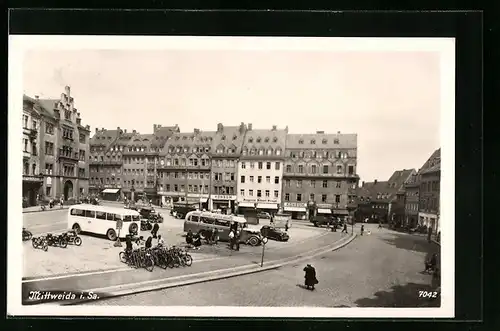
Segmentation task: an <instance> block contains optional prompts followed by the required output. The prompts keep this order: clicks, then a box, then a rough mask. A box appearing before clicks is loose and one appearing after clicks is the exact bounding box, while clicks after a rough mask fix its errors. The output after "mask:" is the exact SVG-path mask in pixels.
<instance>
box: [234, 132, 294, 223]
mask: <svg viewBox="0 0 500 331" xmlns="http://www.w3.org/2000/svg"><path fill="white" fill-rule="evenodd" d="M287 132H288V129H278V128H277V127H276V126H273V127H272V129H270V130H253V128H252V124H248V127H247V131H246V135H245V138H244V142H243V146H242V151H241V156H240V160H239V162H238V173H237V176H238V177H237V206H238V208H237V212H238V213H239V214H243V215H245V212H252V213H253V212H254V211H255V209H257V210H261V211H267V212H271V213H276V212H277V211H278V210H279V209H280V207H281V199H282V194H281V191H282V179H283V161H284V153H285V148H286V135H287Z"/></svg>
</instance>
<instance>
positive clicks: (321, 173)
mask: <svg viewBox="0 0 500 331" xmlns="http://www.w3.org/2000/svg"><path fill="white" fill-rule="evenodd" d="M285 156H286V160H285V167H284V172H283V177H284V180H283V209H284V211H285V212H291V213H292V217H293V218H299V219H305V218H309V217H313V216H315V215H316V214H318V213H320V214H332V213H333V214H334V215H336V216H340V217H344V216H347V215H349V212H350V211H351V210H350V208H349V206H350V204H352V203H353V201H354V200H355V195H356V187H357V185H358V181H359V177H358V175H357V174H356V167H357V135H356V134H341V133H340V132H339V133H337V134H325V133H324V132H323V131H318V132H316V134H288V135H287V141H286V153H285Z"/></svg>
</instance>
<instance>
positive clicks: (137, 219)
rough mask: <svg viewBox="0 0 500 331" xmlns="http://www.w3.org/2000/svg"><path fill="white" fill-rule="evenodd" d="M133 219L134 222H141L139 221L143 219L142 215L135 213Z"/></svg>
mask: <svg viewBox="0 0 500 331" xmlns="http://www.w3.org/2000/svg"><path fill="white" fill-rule="evenodd" d="M132 220H133V221H134V222H139V221H140V220H141V217H140V216H138V215H134V216H132Z"/></svg>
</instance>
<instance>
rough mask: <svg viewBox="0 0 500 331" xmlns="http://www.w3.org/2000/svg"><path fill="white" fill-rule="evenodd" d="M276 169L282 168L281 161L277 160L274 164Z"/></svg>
mask: <svg viewBox="0 0 500 331" xmlns="http://www.w3.org/2000/svg"><path fill="white" fill-rule="evenodd" d="M274 170H280V163H279V162H276V163H275V164H274Z"/></svg>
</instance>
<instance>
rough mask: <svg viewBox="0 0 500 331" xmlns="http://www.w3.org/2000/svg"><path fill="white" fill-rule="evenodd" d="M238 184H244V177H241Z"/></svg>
mask: <svg viewBox="0 0 500 331" xmlns="http://www.w3.org/2000/svg"><path fill="white" fill-rule="evenodd" d="M240 183H242V184H244V183H245V176H241V178H240Z"/></svg>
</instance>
